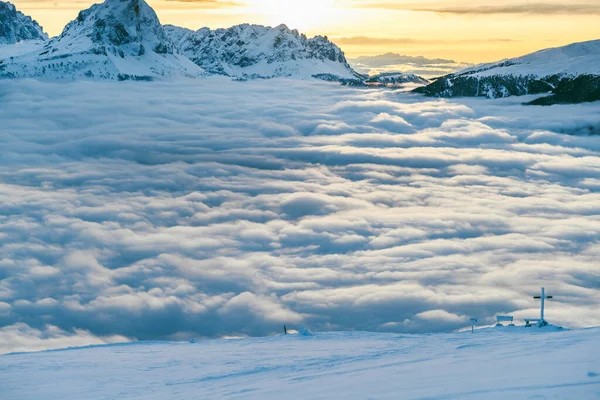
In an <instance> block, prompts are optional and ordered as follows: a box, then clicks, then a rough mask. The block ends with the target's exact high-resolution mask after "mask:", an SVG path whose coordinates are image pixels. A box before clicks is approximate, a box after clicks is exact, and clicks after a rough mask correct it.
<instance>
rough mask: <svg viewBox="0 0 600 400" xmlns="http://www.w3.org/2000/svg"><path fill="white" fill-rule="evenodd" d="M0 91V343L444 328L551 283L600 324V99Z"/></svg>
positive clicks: (276, 84) (208, 86)
mask: <svg viewBox="0 0 600 400" xmlns="http://www.w3.org/2000/svg"><path fill="white" fill-rule="evenodd" d="M0 101H1V102H2V105H3V107H2V108H0V121H2V125H1V126H0V130H1V135H0V142H1V145H0V250H1V251H0V254H1V255H0V348H1V350H2V351H14V350H23V349H24V348H27V346H26V345H24V344H23V343H27V342H28V340H30V339H29V338H32V339H31V343H32V345H31V346H30V347H29V348H30V349H39V348H41V347H43V346H44V343H45V345H46V346H47V347H56V346H64V345H69V344H82V342H103V341H112V340H117V339H119V338H123V337H126V338H130V339H140V340H146V339H186V338H189V337H190V336H196V337H221V336H230V335H267V334H272V333H275V332H279V331H280V330H281V329H282V325H283V324H284V323H285V324H287V325H288V327H299V326H307V327H309V328H311V329H313V330H332V329H336V330H337V329H341V330H376V331H394V332H434V331H449V330H453V329H457V328H461V327H464V326H466V325H468V320H469V318H470V317H477V318H479V319H480V321H482V323H491V322H492V321H493V318H494V316H495V315H496V314H498V313H511V314H514V315H515V316H516V317H518V318H522V317H535V316H537V314H538V309H537V307H538V304H537V303H536V301H535V300H533V298H532V296H533V295H534V294H537V292H538V290H539V287H540V286H542V285H544V286H546V288H547V290H548V291H549V292H550V293H551V294H553V295H554V296H555V298H554V299H553V300H552V302H551V303H549V304H548V311H547V313H548V315H547V316H548V319H549V320H550V321H551V322H553V323H557V324H562V325H567V326H570V327H583V326H590V325H598V324H600V317H599V316H598V314H597V308H598V306H600V292H599V289H600V270H599V269H598V259H599V257H600V137H599V136H594V135H589V133H598V132H600V113H599V111H600V110H599V109H600V107H599V106H598V104H595V103H592V104H585V105H579V106H560V107H549V108H534V107H524V106H521V105H520V102H522V101H523V99H518V98H511V99H506V100H496V101H488V100H473V99H470V100H463V101H447V100H426V99H424V98H422V97H420V96H417V95H412V94H406V93H401V92H396V91H391V90H386V91H379V90H364V89H351V88H343V87H340V86H338V85H336V84H327V83H320V82H314V83H313V82H300V81H292V80H276V81H264V82H263V81H256V82H230V81H227V80H225V79H220V78H214V79H207V80H200V81H183V82H175V83H173V82H169V83H167V82H164V83H159V82H155V83H134V82H131V83H117V82H102V83H93V82H79V83H60V84H54V83H40V82H35V81H4V82H2V83H1V85H0ZM49 339H52V340H49ZM44 340H48V341H47V342H44Z"/></svg>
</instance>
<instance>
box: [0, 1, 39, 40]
mask: <svg viewBox="0 0 600 400" xmlns="http://www.w3.org/2000/svg"><path fill="white" fill-rule="evenodd" d="M47 39H48V35H46V33H45V32H44V30H43V29H42V27H41V26H40V25H39V24H38V23H37V22H36V21H35V20H33V19H32V18H31V17H29V16H27V15H25V14H23V13H22V12H21V11H18V10H17V8H16V7H15V6H14V5H13V4H11V3H9V2H4V1H0V45H2V44H14V43H19V42H22V41H26V40H47Z"/></svg>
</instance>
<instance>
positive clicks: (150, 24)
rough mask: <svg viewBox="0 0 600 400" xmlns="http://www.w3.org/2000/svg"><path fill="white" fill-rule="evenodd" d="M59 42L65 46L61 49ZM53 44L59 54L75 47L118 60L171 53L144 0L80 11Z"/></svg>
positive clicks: (110, 0)
mask: <svg viewBox="0 0 600 400" xmlns="http://www.w3.org/2000/svg"><path fill="white" fill-rule="evenodd" d="M86 38H87V40H86ZM63 43H65V44H66V46H64V47H63V46H61V44H63ZM53 45H54V49H53V50H55V52H56V50H57V51H58V52H59V53H60V52H62V51H67V52H71V51H72V50H73V48H76V47H79V46H82V47H83V48H91V49H92V51H94V52H96V53H99V54H106V53H107V52H109V53H112V54H115V55H119V56H121V57H123V56H124V55H128V56H142V55H144V54H145V53H146V52H147V51H153V52H155V53H158V54H172V53H173V46H172V44H171V43H170V41H169V39H168V38H167V36H166V35H165V32H164V30H163V28H162V25H161V24H160V21H159V19H158V17H157V15H156V13H155V12H154V10H153V9H152V8H151V7H150V6H149V5H148V4H147V3H146V2H145V1H144V0H106V1H105V2H104V3H101V4H95V5H93V6H91V7H90V8H89V9H87V10H83V11H81V12H80V13H79V15H78V16H77V19H75V20H74V21H72V22H70V23H69V24H68V25H67V26H66V27H65V29H64V31H63V33H62V34H61V35H60V36H59V37H58V38H56V40H54V43H53Z"/></svg>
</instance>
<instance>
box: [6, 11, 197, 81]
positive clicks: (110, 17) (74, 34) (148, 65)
mask: <svg viewBox="0 0 600 400" xmlns="http://www.w3.org/2000/svg"><path fill="white" fill-rule="evenodd" d="M202 73H203V71H202V69H201V68H199V67H198V66H196V65H195V64H194V63H192V62H191V61H189V60H188V59H187V58H185V57H183V56H180V55H178V54H175V53H174V51H173V45H172V43H171V42H170V40H169V39H168V38H167V36H166V35H165V32H164V30H163V27H162V25H161V24H160V22H159V20H158V17H157V16H156V13H155V12H154V10H152V8H151V7H150V6H148V4H146V2H145V1H143V0H106V1H105V2H104V3H101V4H95V5H93V6H92V7H90V8H89V9H87V10H84V11H81V12H80V13H79V16H78V17H77V19H76V20H74V21H72V22H70V23H69V24H68V25H67V26H66V27H65V29H64V31H63V32H62V34H61V35H60V36H58V37H56V38H53V39H52V40H50V41H49V42H48V43H47V44H46V45H45V46H44V47H43V48H42V49H39V51H34V52H31V53H27V54H23V55H21V56H19V57H15V58H14V59H13V60H6V59H4V63H3V64H0V77H1V76H3V77H44V78H51V79H70V78H76V77H88V78H102V79H144V80H147V79H153V78H157V77H171V76H198V75H201V74H202Z"/></svg>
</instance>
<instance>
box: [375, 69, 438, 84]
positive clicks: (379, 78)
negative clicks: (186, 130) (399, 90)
mask: <svg viewBox="0 0 600 400" xmlns="http://www.w3.org/2000/svg"><path fill="white" fill-rule="evenodd" d="M365 83H366V84H375V85H383V86H402V85H404V84H407V83H414V84H417V85H427V84H429V81H428V80H427V79H425V78H422V77H420V76H418V75H415V74H405V73H395V72H387V73H383V74H379V75H374V76H371V77H369V79H367V80H366V82H365Z"/></svg>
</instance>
